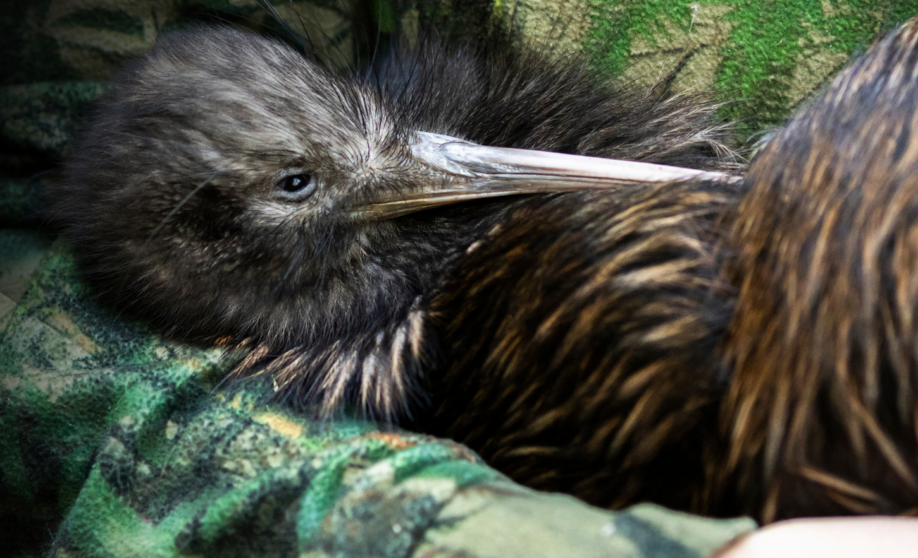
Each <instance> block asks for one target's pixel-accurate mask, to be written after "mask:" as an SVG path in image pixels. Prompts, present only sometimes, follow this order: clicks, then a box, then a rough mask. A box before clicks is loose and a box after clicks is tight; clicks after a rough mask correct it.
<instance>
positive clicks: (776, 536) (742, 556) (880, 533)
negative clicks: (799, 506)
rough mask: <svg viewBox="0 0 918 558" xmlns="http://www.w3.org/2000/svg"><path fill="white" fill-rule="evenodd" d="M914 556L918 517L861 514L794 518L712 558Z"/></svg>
mask: <svg viewBox="0 0 918 558" xmlns="http://www.w3.org/2000/svg"><path fill="white" fill-rule="evenodd" d="M823 556H824V557H826V558H900V557H901V558H906V557H908V558H914V557H915V556H918V519H916V518H904V517H858V518H823V519H793V520H790V521H780V522H778V523H774V524H772V525H769V526H767V527H765V528H763V529H760V530H758V531H754V532H752V533H750V534H749V535H747V536H745V537H742V538H741V539H739V540H738V541H735V542H734V543H731V544H729V545H727V547H725V548H723V549H721V550H720V551H718V552H716V553H714V557H712V558H715V557H716V558H765V557H769V558H798V557H799V558H819V557H823Z"/></svg>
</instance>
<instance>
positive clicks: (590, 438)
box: [431, 20, 918, 521]
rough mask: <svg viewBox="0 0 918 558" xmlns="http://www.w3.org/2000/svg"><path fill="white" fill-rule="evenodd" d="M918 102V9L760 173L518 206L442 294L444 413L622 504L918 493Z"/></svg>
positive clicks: (487, 444) (778, 514) (763, 511)
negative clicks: (737, 184) (736, 184)
mask: <svg viewBox="0 0 918 558" xmlns="http://www.w3.org/2000/svg"><path fill="white" fill-rule="evenodd" d="M916 114H918V20H912V21H910V22H909V23H908V24H906V25H905V26H903V27H902V28H900V29H899V30H898V31H896V32H895V33H893V34H891V35H890V36H889V37H887V38H885V39H883V40H881V41H880V42H878V43H877V44H876V45H875V46H874V47H873V48H872V49H871V50H870V51H869V52H868V53H867V54H866V55H865V56H864V57H863V58H861V59H860V60H858V61H857V62H855V63H854V64H853V65H852V66H851V67H850V68H848V69H847V70H845V71H844V72H843V73H842V74H841V75H840V76H839V77H838V78H837V79H836V80H835V81H834V82H833V84H832V86H831V87H830V88H829V89H828V91H827V92H826V93H825V94H824V95H823V96H822V97H821V98H820V99H818V100H817V101H816V102H815V103H813V104H812V105H811V106H810V107H809V108H807V109H806V110H803V111H802V112H801V113H800V114H798V115H797V116H795V117H794V118H793V120H792V121H791V122H790V124H789V125H788V126H787V127H786V128H785V129H783V130H782V131H780V132H779V133H778V134H776V135H775V137H774V138H773V139H772V140H771V141H770V142H769V143H768V145H767V146H766V147H765V148H764V149H763V150H762V151H761V153H760V154H759V155H758V156H757V157H756V159H755V160H754V161H753V162H752V164H751V166H750V168H749V170H748V175H747V177H746V179H745V182H744V184H743V186H742V188H740V189H733V188H731V187H729V186H727V185H724V184H722V183H704V182H702V183H690V182H689V183H682V184H667V185H663V186H659V187H655V188H648V189H634V190H626V191H623V192H620V193H619V194H617V195H616V196H607V195H602V194H578V195H573V196H563V197H558V198H555V199H551V200H535V201H530V202H527V203H525V204H521V205H520V206H518V207H516V208H514V209H513V210H512V211H510V212H509V213H508V215H507V217H506V218H505V219H504V220H503V221H502V222H501V224H500V226H499V228H497V229H494V230H492V231H491V232H490V233H489V235H488V236H487V237H485V238H484V239H482V240H481V241H480V243H478V244H476V248H475V249H474V250H472V251H471V252H470V253H469V254H468V255H467V256H465V257H464V258H463V259H462V260H460V261H459V262H458V263H457V264H456V269H455V271H454V272H453V273H452V274H451V275H450V278H449V281H448V283H447V284H446V285H445V286H444V287H443V288H442V289H441V290H440V292H439V294H438V295H437V297H436V298H435V299H434V301H433V303H432V304H431V314H432V316H433V317H434V321H433V324H434V326H435V329H436V330H437V331H438V334H439V336H440V337H441V338H443V339H444V340H445V341H446V342H445V343H444V351H443V359H442V361H441V368H440V373H439V374H437V375H436V386H435V388H434V391H435V393H436V396H435V403H436V404H437V405H436V408H437V413H438V415H437V420H436V423H435V426H434V428H433V430H434V432H436V433H438V434H440V435H448V436H452V437H455V438H456V439H458V440H460V441H463V442H465V443H467V444H469V445H470V446H472V447H474V448H476V449H477V450H478V451H480V452H481V454H482V456H483V457H484V458H485V459H486V460H487V461H488V462H489V463H491V464H492V465H494V466H495V467H497V468H499V469H501V470H503V471H505V472H507V473H508V474H509V475H510V476H512V477H513V478H515V479H517V480H520V481H522V482H524V483H527V484H530V485H533V486H536V487H539V488H544V489H549V490H563V491H567V492H572V493H573V494H575V495H577V496H579V497H581V498H583V499H585V500H587V501H589V502H593V503H595V504H599V505H603V506H621V505H624V504H628V503H631V502H635V501H640V500H645V499H649V500H653V501H657V502H661V503H665V504H668V505H670V506H675V507H679V508H683V509H690V510H693V511H696V512H701V513H709V514H711V513H713V514H736V513H745V514H750V515H753V516H755V517H758V518H759V519H761V520H763V521H772V520H775V519H781V518H787V517H795V516H809V515H838V514H877V513H882V514H896V513H916V512H918V422H916V421H918V418H916V417H918V398H916V386H918V356H916V355H918V353H916V339H918V330H916V327H918V322H916V318H915V316H916V311H918V280H916V269H918V268H916V265H918V180H916V178H915V177H916V176H918V147H916V145H918V144H916V142H914V141H913V135H912V130H913V129H914V128H915V126H916V124H918V120H916V116H915V115H916Z"/></svg>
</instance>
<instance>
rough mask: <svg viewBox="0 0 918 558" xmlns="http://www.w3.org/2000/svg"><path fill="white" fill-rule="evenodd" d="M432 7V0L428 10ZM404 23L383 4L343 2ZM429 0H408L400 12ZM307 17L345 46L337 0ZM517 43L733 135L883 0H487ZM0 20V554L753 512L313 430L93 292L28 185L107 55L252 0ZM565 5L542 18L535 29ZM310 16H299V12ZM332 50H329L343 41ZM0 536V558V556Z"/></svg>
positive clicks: (476, 553)
mask: <svg viewBox="0 0 918 558" xmlns="http://www.w3.org/2000/svg"><path fill="white" fill-rule="evenodd" d="M440 4H442V3H440ZM364 5H365V6H370V7H371V9H374V10H377V11H378V15H379V21H380V22H382V23H384V24H385V22H389V21H394V22H401V23H403V24H405V23H406V22H408V23H410V21H411V20H410V18H412V17H415V18H416V17H417V12H416V10H414V8H415V6H414V5H413V4H412V3H410V2H406V1H392V2H387V1H385V0H375V1H368V2H364ZM431 5H435V6H434V7H437V8H439V7H442V6H439V4H437V3H436V2H434V0H429V1H428V2H427V3H425V6H422V8H427V7H430V6H431ZM277 6H278V9H279V10H280V11H281V13H282V14H287V15H291V16H292V14H293V11H295V10H298V11H309V12H308V13H310V14H313V15H312V16H311V17H312V19H311V20H308V21H312V22H315V21H320V20H321V21H320V22H321V23H322V24H323V26H324V27H325V28H328V29H333V30H335V32H334V33H333V34H332V36H331V38H332V39H334V41H336V44H338V45H340V46H342V48H345V47H346V46H347V45H348V44H349V43H348V41H349V40H350V38H349V35H348V33H349V30H348V28H347V26H346V25H345V23H346V21H347V14H346V12H345V11H343V10H341V9H340V6H339V4H338V2H337V1H332V0H315V1H313V2H311V3H305V2H303V3H288V2H284V3H281V2H278V3H277ZM490 6H491V7H490V9H491V10H492V12H493V13H494V15H495V17H503V18H512V19H513V21H515V22H516V23H517V24H518V25H520V27H521V28H522V29H524V30H525V32H526V34H527V35H528V36H529V37H530V38H531V40H540V39H541V38H544V37H550V39H551V40H552V41H553V42H554V43H556V44H557V46H558V48H569V49H583V50H586V51H587V52H589V53H590V55H591V56H592V57H593V59H594V60H595V61H596V64H597V65H598V66H599V67H601V68H604V69H605V70H608V71H610V72H615V73H616V74H618V75H620V76H621V79H625V80H629V81H632V82H634V83H635V84H636V86H638V87H651V86H653V85H654V84H656V83H658V82H659V81H660V80H671V82H672V84H673V87H674V88H675V89H676V90H679V91H701V90H708V91H714V92H716V93H717V94H718V95H720V96H721V97H723V98H725V99H731V100H733V102H732V103H730V104H728V105H727V106H726V107H725V108H724V116H726V117H729V118H732V119H737V120H739V121H740V122H741V129H740V132H741V134H743V135H744V136H748V137H753V138H754V137H755V136H756V134H758V133H759V132H760V131H762V130H763V129H766V128H767V127H768V126H773V125H775V124H778V123H780V122H781V120H782V119H783V118H785V117H786V116H787V115H788V114H789V112H790V111H791V110H793V109H794V108H795V107H796V106H798V105H799V104H801V103H803V102H805V101H806V99H807V98H808V96H809V95H810V94H811V93H812V92H813V91H814V90H816V89H818V88H819V87H820V86H821V85H822V84H823V83H825V82H826V80H827V79H829V78H830V77H831V76H832V75H833V74H834V73H835V72H837V71H838V69H840V68H841V67H842V66H843V65H844V64H845V62H846V61H847V60H848V59H849V57H850V56H851V55H852V54H856V53H857V52H859V51H861V50H863V49H865V48H866V47H867V46H868V45H869V44H870V42H871V41H872V39H873V38H874V37H875V36H876V35H877V34H878V33H881V32H883V31H885V30H887V29H889V28H891V27H892V26H893V25H894V24H896V23H897V22H901V21H904V20H905V19H906V18H908V17H910V16H912V15H914V13H916V12H918V3H916V2H915V1H914V0H913V1H904V0H890V1H889V2H886V3H885V4H877V3H876V2H872V1H850V2H840V1H836V0H821V1H820V0H775V1H771V2H764V3H761V2H751V1H748V0H720V1H708V0H697V1H694V2H693V1H690V0H671V1H659V0H569V1H564V0H554V1H552V2H546V1H542V2H539V1H537V0H519V1H516V2H514V1H509V0H494V2H493V4H491V5H490ZM3 11H4V13H3V14H0V51H2V52H0V56H2V60H3V71H2V73H0V145H2V147H3V149H2V153H0V227H2V228H0V549H5V550H4V554H6V555H14V556H34V555H38V554H40V553H43V552H50V553H52V554H54V555H59V556H100V557H103V556H104V557H116V556H119V557H120V556H141V555H142V556H176V555H203V556H214V555H220V556H237V555H238V556H273V555H277V556H291V555H295V554H299V555H302V556H310V557H316V558H318V557H320V556H341V557H345V556H346V557H358V556H367V557H370V556H372V557H390V556H391V557H407V556H417V557H420V556H424V557H434V556H457V557H458V556H463V557H466V556H467V557H485V556H495V557H496V556H520V557H530V556H532V557H535V556H616V557H630V556H635V557H637V556H644V557H664V556H666V557H677V558H681V557H686V558H687V557H703V556H707V555H709V554H710V553H711V552H712V551H713V550H714V549H716V548H717V547H719V546H720V545H722V544H723V543H724V542H726V541H728V540H729V539H731V538H732V537H734V536H736V535H737V534H739V533H742V532H745V531H747V530H749V529H751V528H753V527H754V525H753V524H752V522H751V521H749V520H744V519H737V520H725V521H715V520H709V519H703V518H697V517H692V516H688V515H684V514H679V513H675V512H671V511H668V510H664V509H662V508H659V507H655V506H650V505H642V506H636V507H633V508H630V509H628V510H624V511H620V512H614V513H613V512H606V511H601V510H597V509H595V508H591V507H588V506H586V505H584V504H582V503H579V502H577V501H576V500H573V499H572V498H569V497H565V496H559V495H550V494H539V493H536V492H533V491H531V490H528V489H524V488H521V487H519V486H518V485H515V484H513V483H512V482H510V481H509V480H507V479H506V478H505V477H503V476H502V475H500V474H499V473H496V472H495V471H493V470H491V469H488V468H487V467H486V466H485V465H484V464H483V463H481V461H480V460H479V459H478V458H477V457H476V456H475V455H474V454H473V453H471V452H470V451H469V450H467V449H465V448H463V447H462V446H459V445H457V444H455V443H452V442H449V441H446V440H436V439H432V438H429V437H425V436H420V435H415V434H411V433H406V432H400V431H392V430H388V431H387V430H385V429H380V428H379V427H378V426H377V425H375V424H372V423H367V422H361V421H357V420H352V421H341V422H336V423H333V424H315V423H310V422H309V421H306V420H304V419H303V418H302V417H298V416H296V415H294V414H292V413H290V412H289V411H287V410H285V409H283V408H281V407H278V406H272V405H270V404H264V403H263V401H264V400H265V399H266V398H265V397H264V394H263V393H261V392H260V390H262V389H263V388H262V387H259V384H245V383H243V384H228V385H227V384H223V383H221V379H222V375H221V373H222V372H223V371H224V370H225V369H226V368H227V367H228V366H229V365H230V364H231V363H232V361H233V358H234V357H233V355H226V354H223V353H221V352H220V351H217V350H202V349H199V348H194V347H187V346H180V345H176V344H172V343H168V342H165V341H163V340H161V339H160V338H158V337H156V336H155V335H153V334H151V333H150V332H149V331H147V330H146V329H144V328H143V327H141V326H138V325H136V324H131V323H126V322H125V321H123V320H121V319H119V317H118V316H116V315H112V314H109V313H106V312H105V311H103V310H101V309H99V308H98V307H97V306H96V304H95V303H94V302H93V300H92V298H91V297H90V296H89V295H88V293H87V292H86V289H85V287H84V286H83V285H82V284H81V283H80V281H79V280H78V278H77V277H76V275H75V271H74V267H73V263H72V260H71V257H70V255H69V253H68V251H67V248H66V247H65V246H62V245H59V244H56V243H55V242H54V239H53V238H52V237H50V236H49V235H48V234H47V233H46V232H43V230H42V227H41V222H40V220H38V219H37V218H36V217H35V215H36V213H35V212H36V210H37V209H39V208H40V205H41V191H42V185H43V184H44V183H45V182H46V181H49V180H53V178H54V177H53V173H51V174H47V173H46V171H50V170H53V169H54V168H55V167H56V165H57V164H58V163H59V161H60V158H61V157H62V156H63V155H65V154H66V152H67V149H68V146H69V145H71V143H72V140H73V137H74V134H75V132H76V130H77V129H78V127H79V119H80V117H81V115H82V114H83V113H84V112H85V109H86V107H87V104H88V103H89V102H90V101H91V100H92V99H94V98H95V97H96V96H97V95H98V94H99V93H100V91H101V90H102V87H103V85H102V84H103V83H104V81H105V80H106V79H107V78H108V76H109V75H110V74H111V72H112V71H113V69H114V68H116V67H117V66H118V64H120V63H121V62H122V61H124V60H125V59H127V58H129V57H130V56H131V55H133V54H137V53H139V52H142V51H143V50H144V49H146V48H147V47H148V46H150V45H151V44H152V43H153V42H154V40H155V38H156V36H157V35H158V34H159V33H161V32H163V31H165V30H168V29H170V28H174V27H176V26H179V25H181V24H182V23H183V22H187V21H194V20H200V19H204V20H211V21H212V20H214V19H222V20H229V21H235V22H238V21H242V20H250V19H251V18H257V17H259V16H258V13H259V11H258V9H257V6H256V5H255V2H254V0H138V1H134V2H131V1H127V0H41V1H39V2H30V3H25V2H22V3H17V4H16V5H15V6H4V10H3ZM562 14H563V15H564V18H563V21H564V25H562V26H557V25H553V24H554V23H555V22H557V21H560V19H559V17H560V15H562ZM310 24H311V23H310ZM345 50H346V48H345ZM7 551H8V552H9V554H7Z"/></svg>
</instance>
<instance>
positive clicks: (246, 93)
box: [53, 28, 728, 419]
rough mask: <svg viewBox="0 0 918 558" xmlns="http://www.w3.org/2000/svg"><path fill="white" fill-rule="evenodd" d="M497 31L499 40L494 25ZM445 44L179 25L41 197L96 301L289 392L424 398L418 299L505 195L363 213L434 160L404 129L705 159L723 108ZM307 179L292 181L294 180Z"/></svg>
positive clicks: (371, 407) (499, 142)
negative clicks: (347, 40) (219, 349)
mask: <svg viewBox="0 0 918 558" xmlns="http://www.w3.org/2000/svg"><path fill="white" fill-rule="evenodd" d="M492 40H495V41H496V40H501V44H502V45H509V42H507V41H506V40H503V39H500V38H497V37H495V38H493V39H492ZM489 44H491V43H488V42H485V43H481V44H477V45H476V44H474V43H467V42H465V43H457V44H453V43H448V42H445V41H442V40H440V39H438V38H437V37H436V36H435V35H433V34H430V35H428V36H426V38H422V40H421V41H420V44H419V46H418V47H417V48H414V49H398V48H396V49H394V50H393V51H392V52H390V53H388V54H387V55H386V56H382V55H380V57H379V60H378V63H377V64H376V65H375V66H374V67H373V68H371V69H370V70H371V71H357V72H354V73H352V74H350V75H339V74H335V73H333V72H331V71H330V70H328V69H327V68H326V67H325V66H323V65H321V64H319V63H318V62H316V61H315V60H311V59H309V58H307V57H304V56H301V55H300V54H298V53H297V52H295V51H294V50H293V49H291V48H290V47H288V46H286V45H284V44H282V43H280V42H277V41H274V40H270V39H266V38H263V37H259V36H256V35H253V34H250V33H245V32H240V31H234V30H230V29H225V28H201V29H196V30H193V31H187V32H182V33H177V34H173V35H171V36H168V37H166V38H164V39H163V40H161V41H160V42H159V43H158V44H157V45H156V47H154V48H153V49H152V50H151V51H150V52H149V53H148V54H146V55H145V56H143V57H142V58H141V59H140V60H138V61H137V62H135V63H134V64H133V66H131V67H130V68H128V69H127V70H126V71H124V72H123V73H122V74H121V75H120V76H119V77H118V78H116V79H115V80H114V82H113V84H112V86H111V87H110V90H109V91H108V93H107V94H106V96H105V98H104V99H103V100H102V101H101V102H100V103H99V109H98V111H97V112H96V114H95V116H94V118H93V119H92V120H91V122H90V124H89V126H88V130H87V131H86V133H85V134H84V137H83V140H82V142H81V143H80V146H79V148H78V149H77V151H76V153H75V154H74V156H73V157H72V159H71V161H70V162H69V164H68V166H67V169H66V179H65V180H64V182H63V184H62V185H61V186H60V187H59V188H58V189H57V190H56V191H55V192H54V193H53V200H54V202H55V205H54V208H53V212H54V215H55V217H56V219H57V220H58V221H59V222H61V223H62V224H63V228H64V232H65V234H66V236H67V237H68V238H69V239H70V241H71V242H72V243H73V244H74V246H75V247H76V249H77V250H76V254H77V257H78V260H79V263H80V265H81V267H82V269H83V270H84V272H85V275H86V278H87V279H88V281H89V282H90V283H92V284H93V285H94V286H95V288H96V289H97V292H99V294H100V300H102V301H103V302H104V303H106V304H109V305H111V306H112V307H114V308H117V309H119V310H123V311H125V312H127V313H128V314H129V315H133V316H136V317H139V318H141V319H143V320H147V321H149V322H151V323H153V324H155V325H156V326H158V327H159V328H160V330H162V331H163V332H165V333H166V334H168V335H171V336H173V337H177V338H180V339H185V340H191V341H199V342H209V341H210V342H215V341H216V340H219V341H220V342H222V343H228V344H231V345H242V346H244V347H246V348H248V349H249V350H250V354H249V357H248V358H247V359H245V360H244V361H243V362H242V363H241V364H240V365H239V367H238V368H237V374H242V375H245V374H251V373H258V372H263V373H267V374H270V375H271V376H272V379H273V381H274V382H275V383H276V385H277V386H278V392H279V394H280V396H281V397H286V398H287V399H289V400H292V401H295V402H296V403H298V404H303V403H304V402H318V403H320V404H321V406H322V413H323V414H324V415H326V416H327V415H329V414H331V413H333V412H335V411H336V410H338V409H339V408H340V407H341V406H342V405H344V404H353V405H356V406H357V407H358V408H359V409H363V410H365V411H367V412H369V413H371V414H373V415H374V416H381V417H384V418H390V419H394V418H396V417H398V416H399V415H401V414H402V413H403V411H404V410H405V408H406V406H408V405H410V404H411V403H412V401H414V400H415V399H416V398H417V391H418V385H419V384H418V379H419V377H420V376H421V368H422V362H423V360H424V359H425V356H424V354H425V351H429V350H431V348H432V347H435V344H436V340H433V339H425V338H424V331H425V327H424V321H425V316H426V304H427V301H428V300H429V298H430V297H431V296H432V295H433V293H434V292H435V291H436V289H437V286H438V285H439V283H440V282H441V280H442V278H443V277H445V276H447V275H448V273H449V270H450V269H451V268H452V265H453V262H454V260H455V258H456V257H457V256H458V255H459V254H461V253H463V252H464V251H465V250H466V249H467V248H468V247H469V246H470V245H472V243H473V242H475V241H476V240H477V239H479V238H480V237H481V236H482V235H483V234H484V233H485V232H486V231H487V230H489V229H490V228H492V227H493V226H494V224H495V223H497V222H499V220H500V219H501V215H502V213H503V212H504V211H505V210H506V208H507V207H510V206H512V205H513V202H510V201H502V202H490V203H488V202H478V203H473V204H466V205H458V206H450V207H448V208H445V209H438V210H431V211H427V212H422V213H416V214H413V215H409V216H405V217H400V218H398V219H390V220H382V221H371V222H362V221H359V220H356V219H353V218H352V217H351V216H349V214H348V213H347V209H348V208H349V207H353V206H354V205H355V204H359V203H360V202H361V201H362V200H365V199H367V197H368V196H370V195H373V196H378V195H381V194H384V193H388V194H398V193H400V192H406V193H410V192H412V191H415V190H417V189H419V188H421V187H422V186H424V185H425V182H424V181H425V180H429V179H430V177H429V175H428V174H426V171H425V170H424V169H422V168H417V167H416V166H415V165H414V164H413V162H412V159H411V157H410V153H409V144H410V143H411V142H412V141H413V134H414V133H415V132H417V131H424V132H435V133H440V134H449V135H453V136H458V137H461V138H463V139H466V140H471V141H473V142H477V143H482V144H486V145H495V146H505V147H521V148H539V149H542V150H550V151H559V152H567V153H582V154H589V155H597V156H608V157H613V156H614V157H618V158H627V159H633V160H642V161H652V162H658V163H668V164H673V165H683V166H693V167H701V168H714V167H718V166H720V165H721V164H722V163H724V162H726V161H728V159H727V158H721V157H720V155H722V154H724V153H725V152H726V149H725V148H723V147H722V140H723V136H724V135H725V131H724V128H723V127H722V126H720V125H717V124H715V123H714V122H713V119H712V114H713V111H714V110H715V108H716V105H715V104H713V103H709V102H702V101H699V100H694V99H688V98H665V97H663V98H660V97H653V96H647V95H643V94H641V93H638V92H628V91H620V90H618V89H616V88H614V87H613V86H612V85H610V84H608V83H605V82H603V81H601V80H599V79H598V78H596V77H595V75H594V74H592V73H591V72H590V71H588V69H587V65H586V62H585V60H580V59H577V58H569V57H568V58H561V59H551V58H546V57H545V56H543V55H541V54H537V53H535V52H533V51H527V50H512V49H511V50H508V49H507V48H485V47H486V46H487V45H489ZM298 177H303V182H302V184H299V183H298V186H297V187H300V188H302V189H301V190H298V191H294V192H290V191H288V190H289V187H290V186H291V183H290V180H291V179H296V180H299V178H298Z"/></svg>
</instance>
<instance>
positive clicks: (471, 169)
mask: <svg viewBox="0 0 918 558" xmlns="http://www.w3.org/2000/svg"><path fill="white" fill-rule="evenodd" d="M411 153H412V155H413V156H414V157H415V158H416V159H417V161H418V162H419V163H420V164H422V165H424V166H426V167H428V168H429V169H430V170H431V173H432V174H433V175H436V176H435V178H436V179H435V180H432V181H431V183H432V184H435V186H432V187H431V188H429V189H424V190H421V191H415V192H404V193H401V194H399V195H393V196H390V197H382V198H377V199H374V200H372V201H370V202H368V203H366V204H364V205H361V206H359V207H355V208H354V209H353V210H352V211H351V213H352V214H353V215H355V216H361V217H365V218H367V217H368V218H371V219H390V218H393V217H398V216H400V215H406V214H408V213H414V212H416V211H422V210H424V209H429V208H432V207H437V206H441V205H447V204H452V203H458V202H463V201H469V200H476V199H483V198H495V197H500V196H512V195H517V194H548V193H557V192H571V191H581V190H599V189H612V188H617V187H620V186H623V185H629V184H649V183H657V182H672V181H679V180H714V181H723V182H728V183H738V182H740V181H741V180H742V177H739V176H734V175H730V174H725V173H722V172H711V171H700V170H695V169H685V168H681V167H670V166H667V165H656V164H653V163H638V162H634V161H620V160H616V159H603V158H599V157H585V156H582V155H566V154H562V153H551V152H548V151H532V150H528V149H510V148H504V147H488V146H484V145H478V144H474V143H470V142H467V141H464V140H461V139H459V138H454V137H450V136H443V135H440V134H431V133H427V132H419V133H418V140H417V142H415V143H414V144H412V145H411Z"/></svg>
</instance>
